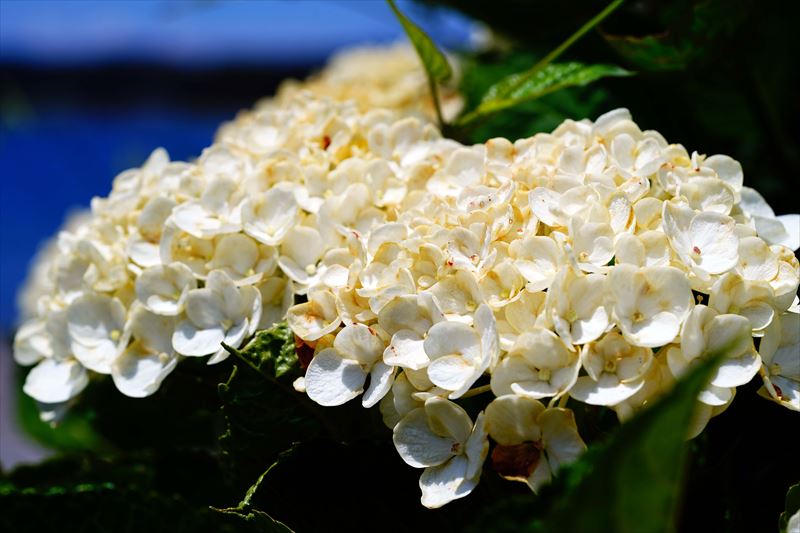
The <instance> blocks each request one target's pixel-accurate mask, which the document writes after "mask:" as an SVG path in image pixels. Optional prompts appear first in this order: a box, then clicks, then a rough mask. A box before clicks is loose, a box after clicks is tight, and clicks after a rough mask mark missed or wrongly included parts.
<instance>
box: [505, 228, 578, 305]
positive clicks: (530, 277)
mask: <svg viewBox="0 0 800 533" xmlns="http://www.w3.org/2000/svg"><path fill="white" fill-rule="evenodd" d="M508 253H509V255H510V256H511V257H512V258H513V260H514V266H515V267H517V270H519V273H520V274H522V276H523V277H524V278H525V280H526V281H527V282H528V284H527V286H526V288H527V289H528V291H530V292H535V291H541V290H544V289H546V288H548V287H549V286H550V284H551V283H552V282H553V279H555V277H556V273H557V272H558V269H559V266H560V265H561V264H562V263H563V261H564V259H563V255H564V252H563V251H562V250H560V249H559V247H558V245H557V244H556V242H555V241H554V240H553V239H551V238H550V237H539V236H530V237H526V238H524V239H519V240H515V241H514V242H512V243H511V245H510V246H509V247H508Z"/></svg>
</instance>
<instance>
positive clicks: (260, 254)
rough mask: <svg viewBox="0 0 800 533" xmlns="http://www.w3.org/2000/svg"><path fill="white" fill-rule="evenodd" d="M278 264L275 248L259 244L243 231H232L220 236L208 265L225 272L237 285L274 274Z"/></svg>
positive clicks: (210, 268)
mask: <svg viewBox="0 0 800 533" xmlns="http://www.w3.org/2000/svg"><path fill="white" fill-rule="evenodd" d="M276 265H277V258H276V254H275V249H274V248H272V247H269V246H263V245H262V246H259V245H258V244H257V243H256V242H255V241H254V240H253V239H251V238H250V237H248V236H247V235H244V234H242V233H231V234H228V235H224V236H222V237H220V238H219V240H218V241H217V243H216V249H215V250H214V256H213V257H212V258H211V261H209V262H208V264H207V265H206V267H207V268H208V269H209V270H221V271H223V272H225V274H227V275H228V277H230V278H231V279H232V280H233V281H234V283H236V284H237V285H252V284H254V283H258V282H259V281H260V280H261V278H262V277H263V276H264V275H265V274H266V275H269V274H272V273H273V272H274V271H275V267H276Z"/></svg>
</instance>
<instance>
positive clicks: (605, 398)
mask: <svg viewBox="0 0 800 533" xmlns="http://www.w3.org/2000/svg"><path fill="white" fill-rule="evenodd" d="M643 386H644V380H641V379H640V380H637V381H633V382H630V383H620V381H619V378H618V377H617V376H615V375H610V374H603V375H601V376H600V379H599V380H598V381H594V380H593V379H592V378H590V377H589V376H582V377H579V378H578V381H576V382H575V385H573V386H572V388H571V389H570V390H569V395H570V396H572V397H573V398H575V399H576V400H578V401H581V402H583V403H588V404H591V405H607V406H613V405H617V404H618V403H620V402H622V401H625V400H627V399H628V398H630V397H631V396H633V395H634V394H636V393H637V392H638V391H639V390H640V389H641V388H642V387H643Z"/></svg>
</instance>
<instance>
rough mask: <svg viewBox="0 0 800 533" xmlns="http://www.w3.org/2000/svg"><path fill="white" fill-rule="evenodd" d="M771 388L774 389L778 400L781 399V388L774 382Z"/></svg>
mask: <svg viewBox="0 0 800 533" xmlns="http://www.w3.org/2000/svg"><path fill="white" fill-rule="evenodd" d="M772 388H773V389H775V396H777V397H778V399H779V400H783V391H782V390H781V388H780V387H778V386H777V385H775V384H774V383H773V384H772Z"/></svg>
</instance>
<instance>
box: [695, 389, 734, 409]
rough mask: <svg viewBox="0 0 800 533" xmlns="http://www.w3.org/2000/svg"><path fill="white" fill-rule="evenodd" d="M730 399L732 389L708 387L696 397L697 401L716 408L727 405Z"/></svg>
mask: <svg viewBox="0 0 800 533" xmlns="http://www.w3.org/2000/svg"><path fill="white" fill-rule="evenodd" d="M732 398H733V389H731V388H728V387H715V386H714V385H709V386H708V387H706V388H705V389H703V390H702V391H701V392H700V395H699V396H698V397H697V401H699V402H701V403H704V404H706V405H710V406H712V407H718V406H721V405H725V404H727V403H728V402H730V401H731V399H732Z"/></svg>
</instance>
